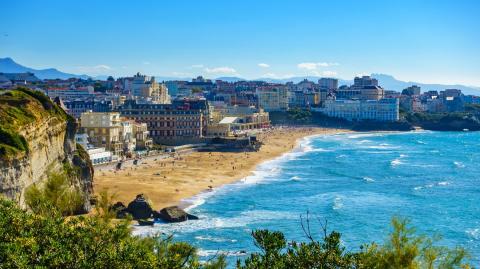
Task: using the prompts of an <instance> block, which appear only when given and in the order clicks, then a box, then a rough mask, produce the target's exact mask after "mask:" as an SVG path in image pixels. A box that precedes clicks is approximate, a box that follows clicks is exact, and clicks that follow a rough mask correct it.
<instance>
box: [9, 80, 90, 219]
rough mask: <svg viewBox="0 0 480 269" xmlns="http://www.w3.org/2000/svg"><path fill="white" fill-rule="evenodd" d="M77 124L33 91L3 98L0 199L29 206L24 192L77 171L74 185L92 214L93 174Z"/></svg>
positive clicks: (71, 176)
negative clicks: (77, 136) (1, 196)
mask: <svg viewBox="0 0 480 269" xmlns="http://www.w3.org/2000/svg"><path fill="white" fill-rule="evenodd" d="M75 133H76V124H75V122H74V121H73V120H72V119H71V118H69V117H68V115H66V114H65V112H64V111H63V110H61V108H59V107H58V106H57V105H55V104H53V103H52V102H51V101H50V100H48V98H46V97H45V96H44V95H42V94H40V93H37V92H32V91H29V90H23V89H18V90H12V91H9V92H0V193H3V194H4V195H5V196H7V197H8V198H10V199H12V200H15V201H17V202H18V203H19V204H20V205H22V206H24V205H25V200H24V194H25V190H26V189H27V188H28V187H29V186H30V185H32V184H34V183H39V184H41V183H42V181H44V180H45V179H46V178H47V176H48V174H49V173H64V172H65V167H74V168H75V169H74V171H76V172H75V173H73V174H72V173H70V174H69V176H70V182H71V184H72V185H74V186H75V187H78V189H79V190H82V191H83V193H84V197H85V201H84V206H83V210H81V211H84V212H85V211H88V210H89V209H90V202H89V201H90V195H91V193H92V181H93V168H92V165H91V162H90V160H89V158H88V154H86V152H84V151H83V149H81V148H80V149H79V150H77V148H76V145H75Z"/></svg>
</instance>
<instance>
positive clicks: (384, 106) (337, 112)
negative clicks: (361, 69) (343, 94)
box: [313, 98, 400, 121]
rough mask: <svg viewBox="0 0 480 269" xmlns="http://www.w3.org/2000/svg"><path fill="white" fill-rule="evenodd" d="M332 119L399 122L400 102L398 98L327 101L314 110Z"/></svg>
mask: <svg viewBox="0 0 480 269" xmlns="http://www.w3.org/2000/svg"><path fill="white" fill-rule="evenodd" d="M313 110H314V111H317V112H321V113H323V114H326V115H327V116H330V117H335V118H343V119H346V120H349V121H361V120H374V121H398V120H399V117H400V115H399V101H398V99H397V98H384V99H380V100H326V101H325V105H324V107H322V108H314V109H313Z"/></svg>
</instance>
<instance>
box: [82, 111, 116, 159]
mask: <svg viewBox="0 0 480 269" xmlns="http://www.w3.org/2000/svg"><path fill="white" fill-rule="evenodd" d="M80 118H81V120H80V126H81V132H82V133H85V134H87V135H88V137H89V142H90V143H91V144H92V145H94V146H95V147H103V148H106V149H107V150H109V151H111V152H112V153H113V154H114V155H117V156H120V155H122V154H123V142H122V141H121V139H120V138H121V131H122V130H121V129H122V126H121V124H120V123H121V120H120V113H118V112H85V113H82V115H81V116H80Z"/></svg>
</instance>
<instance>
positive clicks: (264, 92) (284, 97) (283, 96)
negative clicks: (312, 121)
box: [256, 85, 288, 112]
mask: <svg viewBox="0 0 480 269" xmlns="http://www.w3.org/2000/svg"><path fill="white" fill-rule="evenodd" d="M256 94H257V97H258V107H259V108H263V109H264V110H265V111H267V112H271V111H287V110H288V91H287V87H286V86H285V85H268V86H262V87H259V88H257V90H256Z"/></svg>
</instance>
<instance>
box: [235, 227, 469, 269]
mask: <svg viewBox="0 0 480 269" xmlns="http://www.w3.org/2000/svg"><path fill="white" fill-rule="evenodd" d="M306 223H307V224H306V225H303V223H302V228H304V229H303V230H304V232H305V235H306V236H307V238H308V239H309V242H305V243H303V242H302V243H297V242H290V243H289V244H287V241H286V240H285V237H284V235H283V234H282V233H280V232H270V231H268V230H259V231H255V232H253V233H252V236H253V238H254V240H255V245H256V246H257V247H259V248H260V252H258V253H254V254H251V255H250V256H249V257H247V258H246V259H245V260H244V261H237V268H239V269H240V268H241V269H253V268H276V269H282V268H285V269H287V268H351V269H360V268H374V269H376V268H378V269H388V268H391V269H403V268H405V269H416V268H428V269H433V268H440V269H447V268H470V267H469V265H468V264H466V263H465V262H464V260H465V258H466V255H467V254H466V252H465V250H463V249H461V248H455V249H448V248H445V247H437V246H434V244H433V240H432V239H430V238H427V237H423V236H417V235H415V230H414V229H413V228H411V227H408V221H407V220H399V219H396V218H394V219H393V220H392V226H393V231H392V232H391V234H390V235H389V239H388V240H387V241H386V242H385V244H384V245H383V246H379V245H377V244H375V243H372V244H369V245H364V246H362V247H361V249H360V251H359V252H347V251H345V247H343V246H342V244H341V241H340V234H339V233H338V232H335V231H334V232H331V233H329V234H327V230H326V226H325V228H324V230H323V238H322V240H320V241H316V240H314V238H313V236H312V234H311V232H310V227H309V223H308V220H307V222H306Z"/></svg>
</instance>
